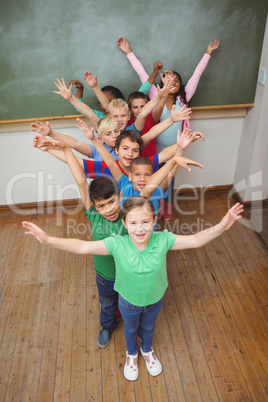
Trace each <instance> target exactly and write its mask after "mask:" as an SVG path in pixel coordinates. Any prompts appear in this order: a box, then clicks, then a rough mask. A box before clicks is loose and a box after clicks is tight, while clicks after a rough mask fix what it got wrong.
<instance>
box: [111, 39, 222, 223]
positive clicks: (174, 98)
mask: <svg viewBox="0 0 268 402" xmlns="http://www.w3.org/2000/svg"><path fill="white" fill-rule="evenodd" d="M117 45H118V47H119V49H121V50H122V51H123V52H124V53H125V54H126V55H127V57H128V59H129V61H130V63H131V65H132V67H133V68H134V69H135V71H136V72H137V73H138V75H139V77H140V79H141V82H142V83H144V82H145V81H146V80H147V78H148V74H147V73H146V71H145V70H144V68H143V66H142V65H141V63H140V62H139V60H138V59H137V58H136V56H135V55H134V53H133V52H132V50H131V48H130V45H129V43H128V41H127V39H125V38H122V37H121V38H119V39H118V41H117ZM218 47H219V41H218V40H217V39H216V40H214V42H211V43H210V44H209V45H208V48H207V51H206V53H205V54H204V56H203V58H202V59H201V61H200V62H199V64H198V66H197V67H196V69H195V71H194V74H193V75H192V77H191V78H190V80H189V81H188V83H187V85H185V86H184V85H182V80H181V76H180V75H179V74H178V73H177V72H175V71H172V72H170V73H171V74H169V75H171V76H173V78H174V80H175V81H174V85H173V86H172V88H171V91H170V93H169V94H168V96H167V98H166V103H165V107H164V110H163V112H162V115H161V118H160V120H161V121H162V120H164V119H166V118H167V117H168V116H169V115H170V110H171V108H172V105H174V104H175V110H178V109H179V108H181V107H182V106H183V105H187V106H188V104H189V102H190V100H191V98H192V96H193V95H194V93H195V90H196V88H197V85H198V82H199V79H200V77H201V75H202V73H203V71H204V69H205V68H206V66H207V63H208V61H209V59H210V56H211V54H212V52H213V51H215V50H216V49H218ZM153 74H154V73H153ZM154 76H155V75H154ZM150 78H152V77H150ZM164 80H165V78H164V77H163V76H162V81H163V82H164ZM155 91H156V87H154V86H153V87H152V88H151V89H150V91H149V92H148V95H149V98H151V97H153V96H154V94H155ZM186 127H187V128H189V121H188V120H185V121H184V123H177V124H176V125H174V126H173V127H170V128H169V129H168V130H166V131H165V132H164V133H163V134H161V135H160V136H158V138H157V139H156V149H157V152H160V151H161V150H162V149H164V148H166V147H167V146H169V145H171V144H174V143H175V141H176V135H177V131H178V129H180V130H183V129H184V128H186ZM173 191H174V181H173V182H172V183H171V185H170V186H169V189H168V197H167V198H166V200H165V203H164V215H163V218H164V219H166V220H168V219H170V217H171V207H172V201H173ZM160 215H161V213H159V217H160Z"/></svg>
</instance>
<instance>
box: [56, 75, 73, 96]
mask: <svg viewBox="0 0 268 402" xmlns="http://www.w3.org/2000/svg"><path fill="white" fill-rule="evenodd" d="M54 84H55V85H56V87H57V88H58V91H53V92H54V93H55V94H59V95H61V96H62V97H63V98H64V99H67V100H69V99H70V98H71V96H72V84H70V85H69V88H67V87H66V84H65V81H64V78H62V81H60V80H59V79H58V78H57V81H56V82H54Z"/></svg>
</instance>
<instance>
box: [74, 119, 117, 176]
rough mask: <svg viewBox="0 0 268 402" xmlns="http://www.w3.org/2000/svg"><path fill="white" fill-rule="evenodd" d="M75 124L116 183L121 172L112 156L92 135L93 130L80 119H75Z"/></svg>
mask: <svg viewBox="0 0 268 402" xmlns="http://www.w3.org/2000/svg"><path fill="white" fill-rule="evenodd" d="M77 122H78V123H79V124H77V125H76V127H78V128H80V130H81V131H82V132H83V133H84V134H85V136H86V137H87V138H88V139H90V140H91V141H92V143H93V145H94V146H95V147H96V149H97V151H98V153H99V154H100V156H101V157H102V159H103V160H104V162H105V163H106V165H107V166H108V168H109V169H110V171H111V173H112V175H113V178H114V179H115V180H116V181H118V180H119V179H120V178H121V176H122V174H123V173H122V172H121V170H120V168H119V167H118V165H117V163H116V162H115V160H114V158H113V156H112V155H111V154H110V152H109V151H108V150H107V149H106V148H105V147H104V146H103V144H102V143H101V141H100V140H99V139H98V138H97V137H96V136H95V135H94V130H93V129H90V128H89V127H88V126H87V125H86V123H85V122H83V121H82V120H81V119H77Z"/></svg>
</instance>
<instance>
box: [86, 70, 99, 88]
mask: <svg viewBox="0 0 268 402" xmlns="http://www.w3.org/2000/svg"><path fill="white" fill-rule="evenodd" d="M84 80H85V81H86V83H87V84H88V85H89V86H90V87H91V88H93V87H95V86H96V85H97V84H98V79H97V76H96V75H93V74H92V73H91V72H90V71H86V72H85V74H84Z"/></svg>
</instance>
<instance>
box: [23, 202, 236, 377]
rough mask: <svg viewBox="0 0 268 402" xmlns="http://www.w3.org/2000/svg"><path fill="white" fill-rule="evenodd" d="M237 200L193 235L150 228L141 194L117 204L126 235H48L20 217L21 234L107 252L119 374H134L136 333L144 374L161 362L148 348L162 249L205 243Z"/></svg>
mask: <svg viewBox="0 0 268 402" xmlns="http://www.w3.org/2000/svg"><path fill="white" fill-rule="evenodd" d="M242 212H243V205H241V204H239V203H237V204H235V205H234V206H233V207H232V208H231V209H229V211H228V212H227V214H226V215H225V216H224V217H223V219H222V220H221V221H220V222H219V223H218V224H217V225H215V226H213V227H211V228H209V229H206V230H203V231H201V232H199V233H197V234H194V235H188V236H181V235H175V234H173V233H170V232H168V231H167V230H165V231H163V232H153V227H154V224H155V222H156V217H155V212H154V207H153V205H152V203H151V201H150V200H148V199H147V198H146V197H141V196H139V197H131V198H129V199H128V200H126V201H125V203H124V205H123V216H122V222H123V224H124V226H125V227H126V228H127V231H128V234H129V235H126V236H120V235H114V236H111V237H109V238H106V239H104V240H98V241H83V240H78V239H63V238H57V237H51V236H48V235H47V234H46V233H45V232H44V231H43V230H42V229H40V228H39V227H38V226H36V225H34V224H33V223H31V222H22V225H23V227H25V228H27V229H28V231H27V232H26V234H31V235H34V236H35V237H36V238H37V240H39V241H40V243H43V244H46V245H49V246H52V247H55V248H58V249H61V250H64V251H69V252H72V253H76V254H99V255H108V254H111V255H113V257H114V259H115V265H116V281H115V285H114V288H115V290H116V291H117V292H118V293H119V295H120V297H119V306H120V311H121V314H122V317H123V320H124V331H125V338H126V344H127V359H126V363H125V367H124V375H125V377H126V378H127V379H128V380H130V381H134V380H136V379H137V378H138V373H139V372H138V364H137V362H138V345H137V336H139V337H140V338H141V342H142V343H141V347H140V351H141V354H142V355H143V357H144V360H145V362H146V367H147V370H148V371H149V373H150V374H151V375H153V376H156V375H158V374H160V373H161V371H162V365H161V363H160V362H159V360H158V359H157V357H156V356H155V354H154V351H153V349H152V348H151V343H152V339H153V334H154V326H155V321H156V319H157V316H158V314H159V312H160V309H161V306H162V297H163V295H164V293H165V290H166V288H167V272H166V253H167V251H168V250H181V249H186V248H196V247H201V246H203V245H205V244H206V243H208V242H210V241H211V240H214V239H215V238H216V237H218V236H220V235H221V234H222V233H223V232H224V231H225V230H228V229H229V228H230V227H231V226H232V225H233V223H234V222H235V221H236V220H238V219H239V218H241V213H242Z"/></svg>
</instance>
